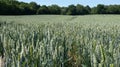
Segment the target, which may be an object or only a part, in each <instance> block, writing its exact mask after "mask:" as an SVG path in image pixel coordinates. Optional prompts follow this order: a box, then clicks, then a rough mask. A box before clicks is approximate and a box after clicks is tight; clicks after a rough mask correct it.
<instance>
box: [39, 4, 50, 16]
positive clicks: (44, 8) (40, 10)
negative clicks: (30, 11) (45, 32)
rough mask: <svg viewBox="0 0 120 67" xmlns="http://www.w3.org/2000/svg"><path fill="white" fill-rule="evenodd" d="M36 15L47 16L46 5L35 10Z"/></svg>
mask: <svg viewBox="0 0 120 67" xmlns="http://www.w3.org/2000/svg"><path fill="white" fill-rule="evenodd" d="M37 14H49V10H48V7H47V6H46V5H43V6H41V7H40V8H39V9H38V10H37Z"/></svg>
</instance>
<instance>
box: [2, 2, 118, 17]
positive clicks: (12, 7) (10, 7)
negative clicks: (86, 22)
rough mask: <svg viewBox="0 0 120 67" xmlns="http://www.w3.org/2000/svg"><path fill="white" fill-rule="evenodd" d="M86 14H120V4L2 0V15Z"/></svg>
mask: <svg viewBox="0 0 120 67" xmlns="http://www.w3.org/2000/svg"><path fill="white" fill-rule="evenodd" d="M36 14H55V15H60V14H62V15H85V14H120V5H103V4H98V5H97V6H96V7H92V8H91V7H89V6H88V5H87V6H83V5H80V4H77V5H69V6H68V7H60V6H58V5H55V4H54V5H50V6H46V5H42V6H40V5H38V4H37V3H35V2H30V3H25V2H19V1H17V0H0V15H36Z"/></svg>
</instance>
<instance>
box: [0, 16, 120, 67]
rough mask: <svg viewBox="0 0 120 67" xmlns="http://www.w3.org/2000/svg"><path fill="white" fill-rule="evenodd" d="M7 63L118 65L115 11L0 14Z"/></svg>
mask: <svg viewBox="0 0 120 67" xmlns="http://www.w3.org/2000/svg"><path fill="white" fill-rule="evenodd" d="M0 20H1V22H0V43H1V44H0V46H3V47H1V50H0V55H1V56H2V55H3V53H4V57H5V66H7V67H11V66H12V67H119V66H120V63H119V62H120V59H119V58H120V30H119V29H120V19H119V15H85V16H64V15H40V16H39V15H37V16H32V15H31V16H0Z"/></svg>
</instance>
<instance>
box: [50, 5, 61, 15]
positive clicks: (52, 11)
mask: <svg viewBox="0 0 120 67" xmlns="http://www.w3.org/2000/svg"><path fill="white" fill-rule="evenodd" d="M48 9H49V11H50V14H60V13H61V8H60V7H59V6H58V5H51V6H48Z"/></svg>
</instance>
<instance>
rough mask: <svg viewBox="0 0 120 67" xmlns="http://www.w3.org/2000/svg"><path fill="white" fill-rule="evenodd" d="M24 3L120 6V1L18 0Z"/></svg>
mask: <svg viewBox="0 0 120 67" xmlns="http://www.w3.org/2000/svg"><path fill="white" fill-rule="evenodd" d="M18 1H23V2H28V3H29V2H31V1H34V2H36V3H37V4H39V5H47V6H48V5H52V4H57V5H59V6H68V5H71V4H74V5H76V4H82V5H84V6H86V5H89V6H91V7H94V6H96V5H97V4H104V5H110V4H112V5H114V4H118V5H120V0H18Z"/></svg>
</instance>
